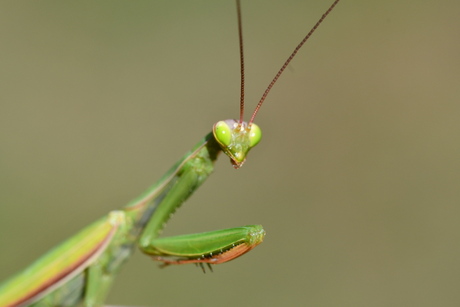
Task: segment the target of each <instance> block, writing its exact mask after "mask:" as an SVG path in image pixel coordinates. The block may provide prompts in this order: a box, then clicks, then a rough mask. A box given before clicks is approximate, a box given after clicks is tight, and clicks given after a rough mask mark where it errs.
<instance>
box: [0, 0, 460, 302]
mask: <svg viewBox="0 0 460 307" xmlns="http://www.w3.org/2000/svg"><path fill="white" fill-rule="evenodd" d="M330 2H332V1H331V0H327V1H326V0H322V1H319V0H317V1H304V0H302V1H300V0H297V1H289V0H285V1H255V0H252V1H243V19H244V35H245V51H246V63H247V66H246V71H247V83H246V84H247V88H246V93H247V96H246V98H247V103H248V107H247V108H248V110H249V111H252V109H253V108H254V106H255V104H256V102H257V101H258V99H259V97H260V95H261V94H262V92H263V91H264V90H265V87H266V86H267V84H268V83H269V81H270V80H271V79H272V78H273V76H274V74H275V73H276V71H277V70H278V69H279V67H280V66H281V64H282V63H283V61H284V60H285V59H286V57H287V56H288V55H289V53H290V52H291V51H292V49H293V48H294V47H295V45H296V44H297V43H298V42H299V41H300V39H301V38H302V37H303V36H304V35H305V33H306V32H307V31H308V30H309V29H310V28H311V27H312V26H313V24H314V23H315V22H316V20H317V19H318V18H319V17H320V16H321V14H323V12H324V11H325V10H326V8H327V7H328V6H329V5H330ZM459 11H460V2H459V1H453V0H450V1H448V0H441V1H434V0H430V1H363V0H361V1H351V0H343V1H342V2H341V3H339V5H338V6H337V8H336V9H335V10H334V11H333V12H332V14H331V15H330V16H329V17H328V18H327V19H326V21H325V23H324V24H323V25H322V26H321V27H320V28H319V30H318V31H317V32H316V33H315V34H314V36H313V37H312V38H311V40H310V41H309V42H308V43H307V45H306V46H305V47H304V48H303V49H302V50H301V51H300V52H299V54H298V56H297V58H296V59H295V60H294V61H293V62H292V64H291V65H290V66H289V68H288V69H287V70H286V72H285V74H284V75H283V76H282V78H281V79H280V81H279V82H278V84H277V85H276V86H275V88H274V89H273V91H272V92H271V93H270V95H269V97H268V99H267V101H266V105H264V106H263V107H262V109H261V112H260V113H259V115H258V118H257V122H258V124H259V125H260V126H261V127H262V129H263V132H264V137H263V140H262V142H261V144H260V145H259V146H258V147H257V148H256V149H254V150H253V151H252V152H251V154H250V156H249V158H248V161H247V162H246V164H245V166H244V167H243V168H242V169H240V170H238V171H235V170H234V169H233V168H232V167H231V166H230V165H229V162H228V159H226V158H223V159H221V160H220V161H219V162H218V163H217V166H216V171H215V174H214V175H213V176H212V177H211V178H210V180H209V181H208V182H206V184H205V185H204V186H203V187H202V188H200V189H199V191H197V192H196V193H195V195H194V196H193V197H192V199H191V200H190V201H188V202H187V203H186V204H185V205H184V206H183V208H182V209H181V210H180V211H178V212H177V214H176V215H175V217H174V219H173V220H172V221H171V222H170V223H169V224H168V227H167V230H166V234H185V233H192V232H199V231H207V230H213V229H220V228H226V227H233V226H239V225H245V224H256V223H257V224H259V223H260V224H263V225H264V227H265V228H266V231H267V237H266V240H265V242H264V243H263V244H262V245H261V246H260V247H257V248H256V249H255V250H253V252H251V253H249V254H248V255H246V256H244V257H242V258H241V259H237V260H235V261H233V262H230V263H227V264H223V265H220V266H217V267H215V270H214V273H212V274H203V273H201V271H200V270H199V269H197V268H195V267H194V266H192V265H188V266H177V267H170V268H167V269H159V268H158V266H157V264H156V263H153V262H152V261H151V260H150V259H149V258H148V257H145V256H143V255H141V254H140V253H136V255H135V256H134V257H133V259H131V260H130V262H129V263H128V264H127V265H126V266H125V268H124V269H123V271H122V273H121V274H120V276H119V277H118V278H117V280H116V283H115V285H114V288H113V290H112V292H111V294H110V297H109V299H108V303H109V304H117V305H129V306H133V305H141V306H215V305H219V306H235V305H238V306H300V305H302V306H459V305H460V291H459V287H460V262H459V259H460V223H459V217H460V189H459V186H460V159H459V157H460V142H459V132H460V78H459V77H460V36H459V31H460V18H458V12H459ZM0 41H1V47H0V206H1V207H0V208H1V209H0V280H3V279H6V278H7V277H8V276H10V275H12V274H13V273H15V272H16V271H18V270H20V269H21V268H24V267H25V266H27V265H28V264H29V263H30V262H31V261H33V260H34V259H36V258H37V257H38V256H40V255H41V254H43V253H44V252H46V251H47V250H49V249H50V248H51V247H53V246H54V245H56V244H58V243H59V242H60V241H62V240H64V239H65V238H67V237H69V236H71V235H72V234H74V233H76V232H77V231H78V230H79V229H81V228H82V227H83V226H85V225H87V224H89V223H90V222H92V221H94V220H95V219H97V218H98V217H100V216H102V215H104V214H105V213H107V212H109V211H110V210H113V209H116V208H119V207H121V206H122V205H124V204H125V203H127V202H128V201H129V200H130V199H132V198H133V197H135V196H136V195H138V194H139V193H140V192H142V191H143V189H144V188H146V187H147V186H149V185H150V184H151V183H152V182H153V181H155V180H157V179H158V178H160V176H161V175H162V174H163V173H164V172H165V171H166V170H167V169H168V168H169V166H171V165H172V164H173V163H174V162H175V161H177V159H179V158H180V157H181V156H182V155H183V154H184V153H185V152H186V151H187V150H188V149H190V148H191V147H192V146H193V145H194V144H195V143H196V142H197V141H198V140H200V139H201V138H202V137H203V136H204V135H205V134H206V133H208V132H209V131H210V129H211V126H212V124H213V123H214V122H215V121H217V120H220V119H226V118H232V117H237V116H238V101H239V63H238V44H237V28H236V9H235V4H234V2H233V1H97V2H94V1H78V2H61V1H39V2H31V1H3V2H1V3H0ZM247 117H249V114H248V115H247Z"/></svg>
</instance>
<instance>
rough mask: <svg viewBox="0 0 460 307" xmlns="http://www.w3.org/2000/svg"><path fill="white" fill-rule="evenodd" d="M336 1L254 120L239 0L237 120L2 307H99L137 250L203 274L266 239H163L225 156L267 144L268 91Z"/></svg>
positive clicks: (69, 246) (53, 260) (219, 127)
mask: <svg viewBox="0 0 460 307" xmlns="http://www.w3.org/2000/svg"><path fill="white" fill-rule="evenodd" d="M338 2H339V0H335V1H334V2H333V4H332V5H331V6H330V7H329V9H328V10H327V11H326V12H325V13H324V14H323V15H322V17H321V18H320V19H319V21H318V22H317V23H316V24H315V26H314V27H313V28H312V29H311V30H310V31H309V32H308V34H307V35H306V36H305V37H304V38H303V40H302V41H301V42H300V43H299V45H298V46H297V47H296V48H295V49H294V51H293V52H292V54H291V55H290V56H289V57H288V59H287V60H286V62H285V63H284V64H283V66H282V67H281V69H280V70H279V71H278V73H277V74H276V75H275V77H274V78H273V80H272V81H271V83H270V84H269V86H268V87H267V89H266V90H265V92H264V94H263V95H262V98H261V99H260V101H259V103H258V104H257V106H256V108H255V111H254V113H253V114H252V116H251V118H250V120H249V122H245V121H243V116H244V61H243V58H244V57H243V38H242V26H241V24H242V22H241V8H240V1H239V0H237V12H238V29H239V31H238V32H239V45H240V64H241V99H240V118H239V120H234V119H229V120H223V121H219V122H217V123H216V124H214V126H213V129H212V132H211V133H209V134H208V135H207V136H205V137H204V138H203V139H202V140H201V141H200V142H198V144H196V145H195V147H193V148H192V150H190V151H189V152H187V153H186V154H185V155H184V156H183V157H182V158H181V159H180V160H179V161H178V162H177V163H176V164H175V165H173V166H172V167H171V168H170V169H169V171H168V172H167V173H166V174H165V175H163V177H162V178H161V179H160V180H159V181H158V182H157V183H155V184H154V185H153V186H151V187H150V188H149V189H147V190H146V191H145V192H144V193H143V194H141V195H140V196H139V197H138V198H136V199H134V200H133V201H131V202H130V203H128V204H127V205H126V206H125V207H123V208H122V209H120V210H116V211H112V212H110V213H109V214H107V215H106V216H104V217H102V218H100V219H99V220H97V221H96V222H94V223H93V224H91V225H89V226H87V227H86V228H84V229H83V230H81V231H80V232H79V233H77V234H76V235H74V236H73V237H71V238H69V239H67V240H66V241H64V242H63V243H61V244H60V245H58V246H57V247H55V248H54V249H52V250H51V251H49V252H48V253H47V254H45V255H44V256H42V257H41V258H39V259H38V260H37V261H35V262H34V263H33V264H32V265H30V266H29V267H28V268H26V269H25V270H24V271H22V272H20V273H19V274H17V275H16V276H14V277H12V278H11V279H9V280H7V281H6V282H4V283H3V284H2V285H0V307H3V306H29V305H31V306H75V305H78V304H81V303H83V304H84V305H85V306H101V305H102V304H103V303H104V300H105V298H106V296H107V293H108V291H109V289H110V286H111V284H112V282H113V280H114V278H115V276H116V275H117V273H118V271H119V269H120V267H121V266H122V264H123V263H125V262H126V260H127V259H128V258H129V257H130V255H131V254H132V253H133V251H134V247H135V246H138V247H139V248H140V249H141V251H142V252H143V253H145V254H146V255H148V256H150V257H151V258H152V259H154V260H157V261H160V262H161V263H162V266H168V265H172V264H187V263H195V264H197V265H199V266H201V268H202V269H203V271H204V264H206V265H207V266H208V268H209V269H211V268H212V267H211V265H214V264H219V263H223V262H227V261H230V260H233V259H235V258H238V257H240V256H241V255H243V254H245V253H247V252H249V251H250V250H252V249H253V248H254V247H255V246H257V245H258V244H260V243H261V242H262V241H263V238H264V236H265V231H264V229H263V228H262V226H260V225H249V226H244V227H237V228H231V229H225V230H218V231H211V232H206V233H199V234H189V235H182V236H174V237H167V238H159V236H160V234H161V231H162V229H163V228H164V226H165V224H166V222H167V221H168V220H169V218H170V217H171V215H172V214H173V213H174V212H175V211H176V210H177V208H179V207H180V206H181V205H182V203H183V202H184V201H185V200H186V199H187V198H188V197H189V196H190V195H191V194H192V193H193V192H194V191H195V190H196V189H197V188H198V187H199V186H200V185H201V184H202V183H203V181H204V180H205V179H206V178H207V177H208V176H209V175H210V174H211V173H212V171H213V167H214V162H215V160H216V159H217V157H218V155H219V153H220V152H221V151H222V152H224V153H225V154H226V155H227V156H228V157H229V158H230V161H231V163H232V165H233V167H234V168H235V169H238V168H240V167H241V166H242V165H243V163H244V162H245V160H246V157H247V154H248V152H249V151H250V150H251V149H252V148H253V147H254V146H256V145H257V144H258V143H259V142H260V140H261V135H262V134H261V130H260V128H259V127H258V126H257V125H256V124H254V119H255V117H256V115H257V113H258V111H259V109H260V107H261V106H262V103H263V102H264V101H265V98H266V97H267V95H268V93H269V91H270V90H271V88H272V87H273V85H274V84H275V83H276V81H277V80H278V78H279V77H280V75H281V74H282V72H283V71H284V70H285V68H286V67H287V66H288V64H289V63H290V62H291V60H292V59H293V58H294V56H295V55H296V53H297V52H298V50H299V49H300V48H301V47H302V46H303V44H304V43H305V42H306V41H307V40H308V38H309V37H310V36H311V35H312V33H313V32H314V31H315V30H316V28H317V27H318V26H319V24H320V23H321V22H322V21H323V20H324V19H325V18H326V16H327V15H328V14H329V13H330V12H331V11H332V9H333V8H334V7H335V5H336V4H337V3H338Z"/></svg>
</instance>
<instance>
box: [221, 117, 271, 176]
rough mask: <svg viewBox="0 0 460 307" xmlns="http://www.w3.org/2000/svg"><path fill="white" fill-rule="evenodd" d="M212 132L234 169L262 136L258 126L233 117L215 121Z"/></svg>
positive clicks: (242, 161) (239, 165)
mask: <svg viewBox="0 0 460 307" xmlns="http://www.w3.org/2000/svg"><path fill="white" fill-rule="evenodd" d="M212 133H213V134H214V138H215V139H216V141H217V143H219V145H220V148H221V149H222V151H223V152H225V154H226V155H227V156H228V157H229V158H230V162H231V163H232V165H233V167H234V168H235V169H238V168H240V167H241V166H242V165H243V163H244V161H245V160H246V156H247V154H248V152H249V150H250V149H251V148H252V147H254V146H256V145H257V144H258V143H259V142H260V139H261V138H262V131H261V130H260V128H259V126H257V125H256V124H253V123H250V124H248V123H246V122H239V121H237V120H234V119H227V120H221V121H219V122H217V123H216V124H214V127H213V128H212Z"/></svg>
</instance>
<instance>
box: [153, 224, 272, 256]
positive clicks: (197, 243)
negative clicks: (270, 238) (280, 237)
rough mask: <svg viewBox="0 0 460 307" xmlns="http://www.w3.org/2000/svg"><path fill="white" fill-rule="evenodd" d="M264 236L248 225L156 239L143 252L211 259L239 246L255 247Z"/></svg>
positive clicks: (260, 229) (260, 227)
mask: <svg viewBox="0 0 460 307" xmlns="http://www.w3.org/2000/svg"><path fill="white" fill-rule="evenodd" d="M264 235H265V231H264V230H263V228H262V226H260V225H248V226H243V227H236V228H231V229H224V230H216V231H211V232H205V233H197V234H188V235H182V236H175V237H171V238H158V239H155V240H153V241H152V246H151V248H147V249H146V250H145V251H144V252H146V253H149V254H154V255H159V256H168V257H172V256H173V257H179V258H184V259H196V258H200V257H212V255H213V254H215V253H224V252H226V251H229V250H231V249H232V248H234V247H235V246H238V245H240V244H245V245H247V246H248V247H252V246H255V245H257V244H259V243H261V242H262V240H263V237H264Z"/></svg>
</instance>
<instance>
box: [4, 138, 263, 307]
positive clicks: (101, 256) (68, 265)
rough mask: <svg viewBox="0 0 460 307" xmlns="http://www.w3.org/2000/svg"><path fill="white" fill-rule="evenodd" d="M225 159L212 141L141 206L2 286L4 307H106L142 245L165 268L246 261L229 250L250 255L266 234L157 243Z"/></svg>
mask: <svg viewBox="0 0 460 307" xmlns="http://www.w3.org/2000/svg"><path fill="white" fill-rule="evenodd" d="M220 151H222V148H221V147H220V146H219V144H218V142H216V140H215V139H214V136H213V134H212V133H210V134H208V135H207V136H206V137H205V138H204V139H202V140H201V141H200V142H199V143H198V144H197V145H196V146H195V147H194V148H193V149H192V150H191V151H189V152H188V153H187V154H185V155H184V157H183V158H182V159H180V160H179V161H178V162H177V163H176V164H175V165H174V166H173V167H171V168H170V170H169V171H168V172H167V173H166V174H165V175H164V176H163V177H162V178H161V179H160V180H159V181H158V182H157V183H156V184H154V185H153V186H152V187H150V188H149V189H147V190H146V191H145V192H144V193H143V194H142V195H140V196H139V197H138V198H136V199H135V200H133V201H131V202H130V203H129V204H128V205H126V206H125V207H124V208H122V209H121V210H118V211H112V212H110V213H109V214H108V215H107V216H106V217H104V218H101V219H100V220H98V221H96V222H95V223H93V224H91V225H90V226H88V227H86V228H85V229H83V230H82V231H81V232H79V233H78V234H76V235H75V236H73V237H71V238H70V239H68V240H67V241H65V242H63V243H62V244H61V245H59V246H58V247H56V248H55V249H53V250H51V251H50V252H49V253H48V254H46V255H44V256H43V257H41V258H40V259H38V260H37V261H36V262H35V263H33V264H32V265H31V266H30V267H29V268H27V269H26V270H24V271H22V272H21V273H19V274H18V275H16V276H14V277H13V278H11V279H10V280H8V281H6V282H5V283H3V284H1V285H0V307H6V306H8V307H10V306H11V307H12V306H29V305H31V306H47V307H50V306H75V305H78V304H81V303H82V302H83V304H84V305H85V306H101V305H102V304H103V302H104V300H105V297H106V295H107V293H108V290H109V288H110V286H111V284H112V282H113V279H114V278H115V276H116V274H117V273H118V271H119V269H120V267H121V265H122V264H123V263H124V262H125V261H126V260H127V259H128V258H129V256H130V255H131V254H132V251H133V248H134V247H135V246H136V245H138V246H139V247H140V249H141V250H142V251H143V252H144V253H146V254H149V255H151V256H152V258H154V259H157V260H160V261H163V262H165V263H171V262H169V261H168V260H163V259H162V258H161V257H159V256H166V257H180V258H186V259H188V260H193V262H201V261H202V260H201V259H203V258H206V259H207V260H209V258H210V257H211V258H212V257H218V255H219V254H220V253H223V252H227V253H226V254H225V257H221V258H220V259H219V260H218V261H215V263H221V262H225V261H228V260H232V259H234V258H236V257H238V256H239V255H241V254H242V252H238V253H229V252H228V250H229V249H231V248H230V246H233V245H235V246H239V250H244V252H246V251H247V250H250V249H252V248H253V247H254V246H255V245H257V244H258V243H260V242H262V239H263V236H264V234H265V232H264V231H263V229H262V230H261V227H260V226H256V228H257V229H258V237H257V240H255V241H254V239H253V238H252V239H251V238H250V239H248V238H247V237H248V236H249V237H251V233H253V232H251V231H250V230H248V228H247V227H240V228H234V229H230V230H221V231H216V232H210V233H205V234H195V235H186V236H179V237H173V238H164V239H159V238H158V236H159V235H160V233H161V230H162V229H163V227H164V225H165V223H166V222H167V221H168V220H169V218H170V216H171V215H172V214H173V213H174V212H175V211H176V210H177V208H178V207H180V206H181V205H182V203H183V202H184V201H185V200H186V199H187V198H188V197H189V196H190V195H191V194H193V192H194V191H195V189H197V188H198V187H199V186H200V185H201V184H202V183H203V182H204V180H205V179H206V178H207V177H208V176H209V175H210V174H211V173H212V171H213V168H214V162H215V160H216V159H217V156H218V154H219V152H220ZM251 227H253V226H251ZM259 228H260V229H259ZM219 242H220V243H219ZM254 242H256V243H254ZM156 244H158V247H156ZM242 246H243V248H241V247H242ZM244 252H243V253H244ZM210 255H211V256H210ZM213 255H215V256H213ZM216 259H217V258H216ZM223 259H224V260H223ZM203 262H204V260H203ZM208 262H209V261H208ZM175 263H186V262H175Z"/></svg>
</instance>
